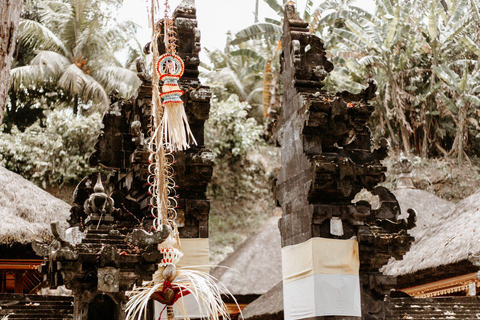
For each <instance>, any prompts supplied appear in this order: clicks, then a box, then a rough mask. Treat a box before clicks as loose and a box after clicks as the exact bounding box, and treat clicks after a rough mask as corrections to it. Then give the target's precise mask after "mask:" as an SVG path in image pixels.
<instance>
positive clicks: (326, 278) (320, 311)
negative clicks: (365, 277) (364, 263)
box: [283, 274, 362, 320]
mask: <svg viewBox="0 0 480 320" xmlns="http://www.w3.org/2000/svg"><path fill="white" fill-rule="evenodd" d="M283 301H284V308H285V310H284V312H285V319H286V320H294V319H305V318H313V317H321V316H333V315H335V316H350V317H361V316H362V309H361V300H360V281H359V277H358V276H356V275H350V274H314V275H311V276H308V277H305V278H301V279H299V280H296V281H291V282H286V283H284V284H283Z"/></svg>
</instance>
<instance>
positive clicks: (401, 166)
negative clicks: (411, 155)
mask: <svg viewBox="0 0 480 320" xmlns="http://www.w3.org/2000/svg"><path fill="white" fill-rule="evenodd" d="M395 166H396V167H397V189H415V185H414V184H413V180H412V171H413V163H412V161H410V159H408V158H407V157H405V156H403V155H401V156H400V158H399V159H398V161H397V163H396V164H395Z"/></svg>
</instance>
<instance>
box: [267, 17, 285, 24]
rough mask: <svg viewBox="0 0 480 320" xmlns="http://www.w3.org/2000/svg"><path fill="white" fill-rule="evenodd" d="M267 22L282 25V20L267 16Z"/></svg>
mask: <svg viewBox="0 0 480 320" xmlns="http://www.w3.org/2000/svg"><path fill="white" fill-rule="evenodd" d="M265 22H267V23H271V24H274V25H276V26H281V25H282V22H281V21H279V20H275V19H271V18H265Z"/></svg>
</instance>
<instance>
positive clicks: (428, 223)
mask: <svg viewBox="0 0 480 320" xmlns="http://www.w3.org/2000/svg"><path fill="white" fill-rule="evenodd" d="M393 194H394V195H395V197H396V198H397V200H398V203H399V204H400V210H401V211H402V216H403V217H408V213H407V210H408V209H409V208H412V209H415V211H416V212H417V224H416V227H415V228H413V229H412V230H410V231H409V233H410V234H411V235H412V236H414V237H415V242H418V241H419V240H421V239H420V238H418V237H419V236H421V234H423V231H424V230H425V229H427V228H431V227H432V226H434V225H436V224H437V223H438V221H439V220H440V219H441V218H442V217H444V216H445V215H446V214H447V213H448V212H450V211H451V210H452V209H453V208H454V207H455V204H454V203H452V202H450V201H447V200H443V199H442V198H440V197H437V196H436V195H434V194H432V193H430V192H428V191H425V190H420V189H397V190H395V191H393Z"/></svg>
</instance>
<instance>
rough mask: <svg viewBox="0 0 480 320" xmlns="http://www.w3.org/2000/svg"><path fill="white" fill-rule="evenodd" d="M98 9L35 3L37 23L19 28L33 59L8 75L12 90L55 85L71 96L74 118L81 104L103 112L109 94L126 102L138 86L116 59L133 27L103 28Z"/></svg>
mask: <svg viewBox="0 0 480 320" xmlns="http://www.w3.org/2000/svg"><path fill="white" fill-rule="evenodd" d="M101 7H102V4H101V1H98V0H75V1H73V0H72V1H61V0H41V1H39V2H38V8H39V9H38V10H39V16H40V22H38V21H34V20H29V19H22V20H21V21H20V25H19V41H20V42H21V43H22V44H23V45H24V46H26V47H29V48H31V49H33V50H35V52H36V55H35V57H34V58H33V59H32V60H31V61H30V63H29V64H28V65H26V66H20V67H17V68H14V69H12V70H11V76H12V81H11V84H12V89H13V90H20V89H21V88H22V87H23V88H41V87H42V86H44V85H52V84H53V85H55V86H56V87H57V88H58V89H60V90H63V91H64V92H66V93H68V94H69V95H70V96H71V98H72V100H73V110H74V113H78V112H79V111H80V108H79V104H80V103H83V105H84V106H86V107H95V108H100V109H101V110H104V109H105V108H106V107H107V106H108V103H109V99H108V94H107V93H108V92H109V91H111V90H113V89H116V90H118V91H119V93H120V94H121V95H122V96H124V97H127V96H130V95H131V94H132V93H133V92H134V91H135V90H136V89H137V87H138V86H139V85H140V80H139V79H138V77H137V76H136V73H135V72H133V71H131V70H128V69H125V68H123V67H122V65H121V63H120V62H119V61H118V60H117V59H116V57H115V55H114V53H115V51H116V50H117V49H118V48H119V47H120V46H121V45H122V44H125V43H126V42H127V41H128V37H129V36H131V35H132V34H133V32H134V31H135V25H134V24H133V23H114V24H112V21H111V20H110V21H108V23H107V22H106V20H107V17H106V16H105V15H103V14H102V10H100V8H101ZM104 9H105V8H104Z"/></svg>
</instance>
